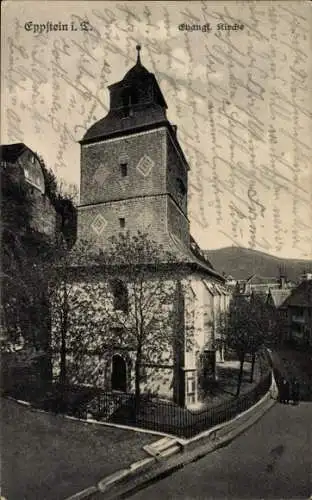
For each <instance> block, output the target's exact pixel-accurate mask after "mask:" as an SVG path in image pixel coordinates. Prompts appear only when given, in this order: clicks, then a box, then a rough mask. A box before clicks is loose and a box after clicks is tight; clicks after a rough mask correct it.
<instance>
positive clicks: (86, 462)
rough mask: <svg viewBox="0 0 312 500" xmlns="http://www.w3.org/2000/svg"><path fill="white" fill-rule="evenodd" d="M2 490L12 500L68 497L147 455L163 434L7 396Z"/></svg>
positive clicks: (3, 420)
mask: <svg viewBox="0 0 312 500" xmlns="http://www.w3.org/2000/svg"><path fill="white" fill-rule="evenodd" d="M1 424H2V426H1V431H2V433H1V434H2V436H1V437H2V439H1V441H2V443H1V450H2V456H4V457H5V460H4V461H3V463H2V471H1V472H2V490H1V493H2V495H3V496H5V497H6V498H8V499H9V500H21V499H23V500H64V499H65V498H66V497H68V496H70V495H73V494H74V493H76V492H77V491H79V490H81V489H84V488H87V487H89V486H91V485H93V484H95V483H96V482H98V481H99V480H100V479H102V478H103V477H105V476H107V475H109V474H111V473H113V472H115V471H117V470H119V469H122V468H123V467H126V466H128V465H130V464H131V463H132V462H135V461H136V460H140V459H141V458H145V457H146V453H145V452H144V451H143V449H142V447H143V446H144V445H145V444H147V443H150V442H152V441H155V440H157V439H158V438H157V437H155V436H152V435H148V434H144V433H137V432H133V431H130V430H129V431H128V430H124V429H117V428H112V427H105V426H99V425H92V424H84V423H82V422H77V421H71V420H67V419H64V418H63V417H62V416H55V415H50V414H45V413H38V412H35V411H33V410H31V409H30V408H27V407H24V406H21V405H19V404H17V403H15V402H14V401H10V400H7V399H4V398H2V399H1Z"/></svg>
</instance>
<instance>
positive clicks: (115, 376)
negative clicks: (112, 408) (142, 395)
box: [112, 354, 127, 392]
mask: <svg viewBox="0 0 312 500" xmlns="http://www.w3.org/2000/svg"><path fill="white" fill-rule="evenodd" d="M112 390H113V391H122V392H127V365H126V362H125V360H124V359H123V357H122V356H120V355H119V354H114V356H113V358H112Z"/></svg>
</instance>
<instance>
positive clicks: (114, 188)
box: [80, 128, 166, 205]
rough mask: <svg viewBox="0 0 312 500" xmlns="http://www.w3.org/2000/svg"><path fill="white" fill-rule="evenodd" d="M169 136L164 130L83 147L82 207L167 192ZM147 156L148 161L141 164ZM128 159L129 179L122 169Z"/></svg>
mask: <svg viewBox="0 0 312 500" xmlns="http://www.w3.org/2000/svg"><path fill="white" fill-rule="evenodd" d="M165 137H166V130H165V129H164V128H162V129H157V130H152V131H147V132H141V133H138V134H133V135H131V136H126V137H119V138H115V139H108V140H106V141H103V142H98V143H95V144H89V145H86V144H85V145H82V147H81V189H80V200H81V201H80V203H81V205H85V204H90V203H97V202H102V201H110V200H117V199H124V198H128V197H130V196H131V197H134V196H142V195H151V194H152V195H154V194H158V193H164V192H165V190H166V178H165ZM144 156H146V158H145V162H143V163H141V164H140V160H142V158H143V157H144ZM147 157H148V158H147ZM124 158H125V159H126V161H127V163H128V165H127V170H128V175H127V176H126V177H122V175H121V169H120V162H121V161H122V160H123V159H124Z"/></svg>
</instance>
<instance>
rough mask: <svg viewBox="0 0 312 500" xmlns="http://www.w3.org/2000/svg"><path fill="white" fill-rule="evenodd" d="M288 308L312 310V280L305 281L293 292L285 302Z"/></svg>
mask: <svg viewBox="0 0 312 500" xmlns="http://www.w3.org/2000/svg"><path fill="white" fill-rule="evenodd" d="M285 305H286V306H291V307H292V306H293V307H311V308H312V280H305V281H302V282H301V283H300V285H298V286H297V287H296V288H294V289H293V290H292V291H291V295H290V296H289V297H288V298H287V300H286V302H285Z"/></svg>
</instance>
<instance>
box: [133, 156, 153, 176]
mask: <svg viewBox="0 0 312 500" xmlns="http://www.w3.org/2000/svg"><path fill="white" fill-rule="evenodd" d="M154 165H155V162H154V161H153V160H152V159H151V158H150V157H149V156H148V155H144V156H142V158H141V160H140V161H139V163H138V164H137V167H136V168H137V170H138V171H139V172H140V174H142V175H143V177H147V176H148V175H149V174H150V172H151V170H152V168H153V166H154Z"/></svg>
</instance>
